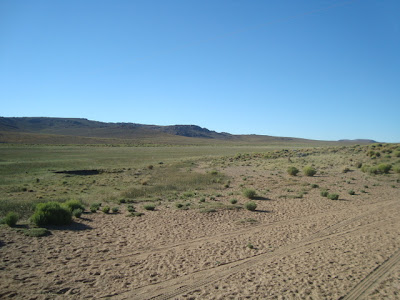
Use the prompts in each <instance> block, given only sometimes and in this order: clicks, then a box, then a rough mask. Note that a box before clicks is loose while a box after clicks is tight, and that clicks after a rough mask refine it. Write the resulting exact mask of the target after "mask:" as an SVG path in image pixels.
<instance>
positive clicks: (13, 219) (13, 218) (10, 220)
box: [1, 211, 19, 227]
mask: <svg viewBox="0 0 400 300" xmlns="http://www.w3.org/2000/svg"><path fill="white" fill-rule="evenodd" d="M18 219H19V216H18V215H17V214H16V213H15V212H13V211H10V212H9V213H8V214H7V215H6V216H5V217H4V218H3V219H2V220H1V221H2V223H4V224H7V225H8V226H10V227H14V226H15V225H17V222H18Z"/></svg>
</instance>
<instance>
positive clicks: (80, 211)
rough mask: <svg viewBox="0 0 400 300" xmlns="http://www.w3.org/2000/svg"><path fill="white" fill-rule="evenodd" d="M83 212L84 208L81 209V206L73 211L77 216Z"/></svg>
mask: <svg viewBox="0 0 400 300" xmlns="http://www.w3.org/2000/svg"><path fill="white" fill-rule="evenodd" d="M82 213H83V210H82V209H80V208H77V209H74V210H73V211H72V215H73V216H74V217H75V218H80V217H81V215H82Z"/></svg>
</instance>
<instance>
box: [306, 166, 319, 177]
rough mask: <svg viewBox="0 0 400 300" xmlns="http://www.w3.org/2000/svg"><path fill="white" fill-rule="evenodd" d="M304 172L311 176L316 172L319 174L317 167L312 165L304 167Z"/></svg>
mask: <svg viewBox="0 0 400 300" xmlns="http://www.w3.org/2000/svg"><path fill="white" fill-rule="evenodd" d="M303 172H304V175H306V176H310V177H312V176H314V175H315V174H317V170H315V169H314V168H313V167H311V166H307V167H304V169H303Z"/></svg>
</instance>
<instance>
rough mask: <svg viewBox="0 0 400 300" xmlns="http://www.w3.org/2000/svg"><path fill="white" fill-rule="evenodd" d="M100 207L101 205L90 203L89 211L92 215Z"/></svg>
mask: <svg viewBox="0 0 400 300" xmlns="http://www.w3.org/2000/svg"><path fill="white" fill-rule="evenodd" d="M100 206H101V203H92V204H91V205H90V211H91V212H92V213H94V212H96V211H97V210H98V209H99V208H100Z"/></svg>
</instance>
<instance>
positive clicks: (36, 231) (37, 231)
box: [23, 228, 50, 237]
mask: <svg viewBox="0 0 400 300" xmlns="http://www.w3.org/2000/svg"><path fill="white" fill-rule="evenodd" d="M23 233H24V234H25V235H26V236H31V237H41V236H46V235H49V234H50V231H48V230H47V229H46V228H29V229H25V230H23Z"/></svg>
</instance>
